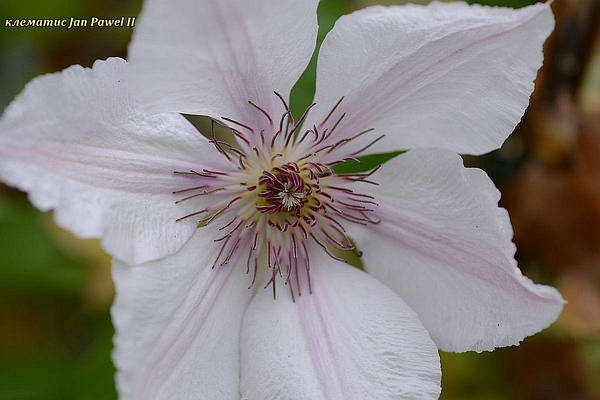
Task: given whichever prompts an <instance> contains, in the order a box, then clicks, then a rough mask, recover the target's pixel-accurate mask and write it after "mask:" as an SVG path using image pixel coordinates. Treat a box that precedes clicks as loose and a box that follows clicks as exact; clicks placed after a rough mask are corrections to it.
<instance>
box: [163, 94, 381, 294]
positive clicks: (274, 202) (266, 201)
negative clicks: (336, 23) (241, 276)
mask: <svg viewBox="0 0 600 400" xmlns="http://www.w3.org/2000/svg"><path fill="white" fill-rule="evenodd" d="M274 94H275V96H277V97H278V98H279V100H280V101H281V103H282V105H283V112H282V114H281V116H279V115H276V116H275V118H273V116H272V115H270V114H269V112H268V111H267V110H266V109H265V108H262V107H260V106H259V105H257V104H256V103H255V102H253V101H252V100H248V104H249V105H250V106H251V107H253V108H254V109H256V110H258V112H260V113H261V114H262V115H263V116H264V117H265V118H266V119H267V121H268V122H269V124H268V127H270V129H271V131H269V128H268V127H267V125H266V124H262V126H253V125H252V124H247V123H245V122H244V121H236V120H234V119H231V118H227V117H222V118H221V120H222V121H224V122H220V121H218V120H214V119H211V139H210V140H209V143H210V144H211V145H213V146H215V148H216V150H217V151H218V153H219V154H221V155H222V156H223V157H224V158H225V159H226V160H227V161H228V162H229V163H230V164H229V166H230V168H228V169H224V170H213V169H208V168H202V169H201V170H200V169H198V170H194V169H191V170H189V171H175V172H174V174H175V175H178V176H181V177H185V180H193V181H194V182H192V183H189V182H188V184H186V185H185V186H184V187H183V188H181V189H180V190H176V191H174V192H173V194H174V195H177V194H182V193H186V194H189V195H187V196H186V197H184V198H182V199H179V200H176V202H175V203H176V204H180V203H182V202H189V204H194V203H193V199H196V198H200V197H202V204H203V206H205V207H203V209H202V210H199V211H196V212H192V213H189V214H187V215H185V216H183V217H181V218H178V219H177V220H176V221H178V222H179V221H183V220H186V219H188V218H190V217H193V216H196V215H202V217H200V218H201V219H200V221H198V222H199V227H200V229H201V228H202V227H203V226H204V225H207V224H211V223H214V221H215V220H216V219H217V218H220V217H221V216H224V215H225V214H228V217H227V219H226V223H224V224H223V225H222V226H220V227H219V228H218V231H219V232H223V233H221V234H219V235H217V236H220V237H217V238H211V239H213V241H214V243H215V244H217V243H218V245H217V246H216V247H218V248H215V253H216V258H215V259H214V260H213V261H214V262H213V266H212V268H215V267H216V266H220V267H223V266H225V265H227V264H229V263H230V262H231V261H232V260H234V254H236V252H237V251H238V250H239V251H246V249H247V251H248V254H247V259H246V274H250V273H252V274H253V276H252V283H251V284H250V287H252V286H254V285H255V284H256V281H257V279H259V278H257V276H258V275H259V268H264V269H265V270H267V271H269V274H270V276H269V275H267V278H266V285H265V287H268V286H269V285H272V286H273V288H272V290H273V297H274V298H275V297H276V295H277V289H276V286H277V280H278V278H279V279H281V281H283V283H284V285H288V286H289V290H290V296H291V298H292V301H295V300H296V295H297V296H301V295H302V291H303V290H304V291H305V293H306V286H305V287H304V288H303V287H302V286H303V285H308V293H312V283H311V274H310V269H311V264H310V255H311V252H312V251H323V252H324V253H325V254H327V255H328V256H330V257H331V258H333V259H335V260H338V261H344V258H343V257H340V256H339V254H338V253H337V252H336V251H341V252H346V251H351V252H354V253H357V254H358V253H359V251H358V250H357V249H356V246H354V244H353V243H352V241H351V240H350V239H349V238H348V234H347V232H346V229H345V225H346V223H353V224H360V225H367V224H376V223H380V222H381V220H380V219H379V218H378V217H377V215H376V211H377V209H376V207H377V202H376V201H374V200H375V198H374V197H373V196H371V195H369V194H365V193H359V192H356V191H355V190H354V188H355V187H356V186H357V185H356V184H358V183H366V184H373V185H377V184H378V183H377V182H376V181H375V180H372V178H371V177H372V176H373V174H375V172H376V171H377V170H378V169H379V167H377V168H374V169H373V170H371V171H369V172H361V173H348V174H336V173H334V170H333V168H332V167H333V166H335V165H338V164H341V163H343V162H346V161H354V162H357V163H358V162H360V161H359V160H358V159H357V158H356V157H355V156H356V155H358V154H359V153H361V152H362V151H364V150H366V149H368V148H369V147H370V146H372V145H373V144H375V143H376V142H377V141H379V140H380V139H381V138H382V137H383V136H380V137H378V138H376V139H375V140H373V141H372V142H370V143H369V144H368V145H367V146H365V147H363V148H362V149H361V150H359V151H355V152H353V153H351V154H348V153H346V154H343V153H341V150H340V149H341V148H343V147H344V146H345V145H346V144H347V143H349V142H351V141H353V140H355V139H357V138H359V137H362V136H363V135H365V134H367V133H369V132H371V131H372V130H373V129H367V130H363V131H361V132H359V133H357V134H354V135H353V136H351V137H345V138H341V139H339V140H337V141H335V142H334V140H330V139H331V138H333V137H334V136H333V135H334V134H337V133H339V129H341V128H340V126H342V121H344V120H346V119H347V118H348V115H347V114H346V113H345V112H342V111H341V110H340V104H341V103H342V101H343V100H344V97H342V98H340V99H339V100H338V101H337V103H336V104H335V105H334V106H333V107H332V109H331V110H330V111H329V113H328V114H327V116H326V117H325V118H324V119H323V121H322V122H320V123H319V124H312V126H311V128H310V129H305V130H304V131H303V132H301V131H300V130H301V129H302V128H301V127H302V125H303V124H304V123H305V122H306V120H307V119H308V115H309V112H310V111H311V109H312V108H313V107H314V106H315V104H314V103H313V104H311V105H310V106H309V107H307V108H306V109H305V110H304V112H303V114H302V115H301V117H300V118H299V119H298V121H297V122H296V121H294V118H293V116H292V112H291V110H290V108H289V105H288V103H287V102H286V100H285V99H284V98H283V96H281V95H280V94H279V93H277V92H274ZM338 112H339V114H338ZM278 117H279V121H278V122H279V123H278V124H277V118H278ZM332 118H336V119H335V122H334V123H330V122H332ZM225 124H228V125H229V126H228V125H225ZM325 124H328V125H329V126H328V127H327V128H325ZM215 126H220V127H223V128H225V129H227V130H229V131H231V132H232V133H233V135H234V136H235V137H236V138H238V139H240V141H239V142H237V143H238V144H239V146H237V145H236V146H235V147H234V145H232V144H229V143H227V142H225V141H222V140H217V138H216V134H215ZM263 128H264V129H263ZM265 129H266V130H265ZM251 134H256V137H255V138H250V136H248V135H251ZM268 138H270V143H269V141H267V139H268ZM334 151H335V152H336V153H335V154H341V155H342V157H339V158H338V157H334V156H332V154H334ZM324 157H327V159H325V158H324ZM332 158H336V159H333V160H332ZM180 179H181V178H180ZM240 249H241V250H240ZM264 252H266V253H264ZM261 254H262V255H261ZM261 257H265V258H266V261H261V260H263V258H261ZM302 270H304V271H305V272H306V275H305V276H304V275H303V271H302ZM260 275H261V276H262V272H261V273H260ZM294 281H295V282H294Z"/></svg>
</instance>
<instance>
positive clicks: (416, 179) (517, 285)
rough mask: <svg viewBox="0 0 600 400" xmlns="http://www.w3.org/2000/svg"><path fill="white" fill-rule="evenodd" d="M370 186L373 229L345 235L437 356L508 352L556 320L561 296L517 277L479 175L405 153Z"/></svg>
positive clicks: (503, 217)
mask: <svg viewBox="0 0 600 400" xmlns="http://www.w3.org/2000/svg"><path fill="white" fill-rule="evenodd" d="M373 179H374V180H376V181H378V182H379V183H380V186H377V187H376V188H375V189H373V190H372V192H371V193H372V194H373V195H374V196H375V197H376V201H377V202H378V203H379V215H378V216H379V217H380V218H381V220H382V221H381V223H379V224H377V225H371V226H368V227H365V228H362V227H360V228H359V227H357V226H348V227H347V228H348V229H349V231H350V234H351V236H352V237H353V238H354V239H355V240H356V242H357V244H358V246H359V248H360V249H361V250H362V251H363V252H364V254H363V262H364V264H365V268H366V269H367V270H368V271H369V272H370V273H371V274H373V275H374V276H376V277H377V278H378V279H379V280H381V281H382V282H384V283H385V284H387V285H388V286H390V287H391V288H393V289H394V290H395V291H396V292H397V293H398V294H399V295H400V297H402V298H403V299H404V301H406V303H407V304H408V305H409V306H410V307H411V308H412V309H413V310H415V311H416V312H417V314H419V318H420V319H421V321H422V322H423V325H424V326H425V328H427V330H428V331H429V332H430V334H431V337H432V338H433V340H434V341H435V342H436V343H437V345H438V346H439V348H440V349H442V350H446V351H466V350H476V351H482V350H492V349H494V348H495V347H502V346H509V345H515V344H518V343H519V342H520V341H521V340H522V339H523V338H524V337H526V336H529V335H532V334H534V333H536V332H538V331H540V330H542V329H544V328H546V327H547V326H548V325H550V324H551V323H552V322H553V321H554V320H556V318H557V317H558V315H559V314H560V312H561V310H562V305H563V300H562V297H561V295H560V294H559V293H558V292H557V291H556V290H555V289H554V288H551V287H548V286H543V285H536V284H534V283H533V282H532V281H531V280H529V279H528V278H526V277H524V276H523V275H522V274H521V271H520V270H519V269H518V267H517V265H516V261H515V259H514V257H513V256H514V252H515V246H514V245H513V243H512V242H511V238H512V228H511V225H510V220H509V218H508V213H507V212H506V210H504V209H502V208H499V207H498V206H497V203H498V200H499V198H500V193H499V192H498V190H497V189H496V188H495V187H494V185H493V184H492V182H491V181H490V179H489V178H488V177H487V175H486V174H485V172H483V171H481V170H479V169H475V168H464V167H463V165H462V160H461V158H460V156H458V155H456V154H453V153H451V152H450V151H447V150H433V149H431V150H411V151H409V152H408V153H405V154H402V155H400V156H398V157H397V158H395V159H392V160H391V161H389V162H388V163H386V164H384V165H383V168H382V169H381V171H380V172H379V173H377V174H376V176H374V177H373Z"/></svg>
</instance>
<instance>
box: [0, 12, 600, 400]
mask: <svg viewBox="0 0 600 400" xmlns="http://www.w3.org/2000/svg"><path fill="white" fill-rule="evenodd" d="M480 2H481V3H485V4H488V5H504V6H511V7H521V6H524V5H527V4H530V1H529V0H483V1H480ZM375 3H380V4H381V3H385V4H400V2H399V1H389V0H388V1H371V0H322V1H321V5H320V7H319V22H320V30H319V43H320V42H321V41H322V39H323V38H324V36H325V34H326V33H327V32H328V31H329V30H330V29H331V27H332V26H333V24H334V22H335V20H336V19H337V18H338V17H339V16H340V15H343V14H346V13H348V12H351V11H352V10H355V9H358V8H362V7H364V6H368V5H372V4H375ZM599 4H600V3H599V2H598V1H597V0H557V1H555V2H554V4H553V9H554V11H555V14H556V16H557V29H556V31H555V33H554V34H553V36H552V38H551V40H550V41H549V42H548V43H547V48H546V61H545V66H544V68H543V70H542V72H541V74H540V76H539V78H538V81H537V89H536V92H535V94H534V96H533V99H532V104H531V106H530V108H529V110H528V112H527V114H526V116H525V117H524V119H523V122H522V123H521V124H520V126H519V127H518V128H517V130H516V132H515V133H514V134H513V135H512V136H511V138H510V139H509V140H508V141H507V143H506V144H505V145H504V146H503V148H502V149H501V150H499V151H495V152H492V153H490V154H488V155H485V156H483V157H479V158H470V159H467V160H466V162H467V163H468V164H471V165H475V166H479V167H482V168H484V169H485V170H486V171H487V172H488V173H489V174H490V176H492V178H493V179H494V181H495V182H496V184H497V185H498V186H499V187H500V189H501V191H502V192H503V206H505V207H507V208H508V210H509V212H510V214H511V218H512V222H513V225H514V227H515V241H516V243H517V246H518V249H519V251H518V254H517V256H518V258H519V262H520V266H521V268H522V269H523V270H524V272H525V273H526V274H527V275H528V276H530V277H532V278H534V279H535V280H536V281H538V282H542V283H548V284H553V285H556V286H558V288H559V289H560V290H561V292H562V293H563V295H564V296H565V298H566V299H567V300H568V302H569V304H568V305H567V306H566V308H565V311H564V313H563V315H562V316H561V318H560V319H559V321H558V322H557V323H556V324H554V325H553V326H552V327H551V328H550V329H548V330H547V331H545V332H544V333H542V334H540V335H537V336H535V337H533V338H529V339H526V340H525V341H524V343H523V344H522V345H521V346H519V347H512V348H507V349H500V350H497V351H495V352H493V353H484V354H475V353H467V354H442V366H443V373H444V376H443V393H442V399H454V400H462V399H482V400H505V399H506V400H508V399H518V400H537V399H540V400H546V399H569V400H588V399H590V400H591V399H600V36H599V30H598V27H599V26H600V13H599V9H600V5H599ZM140 8H141V0H127V1H125V0H123V1H118V0H106V1H100V0H95V1H89V0H27V1H3V2H1V3H0V16H2V17H4V18H19V17H26V18H35V17H39V18H41V17H44V18H52V17H54V18H64V17H68V16H76V17H77V16H81V17H85V16H92V15H98V16H106V17H109V16H121V15H137V14H138V13H139V10H140ZM0 29H2V31H1V33H0V88H1V89H0V108H4V106H6V104H8V102H9V101H10V100H11V99H12V98H13V97H14V96H15V95H16V94H17V93H18V92H19V91H20V90H21V89H22V88H23V86H24V84H25V83H26V82H27V81H29V80H30V79H31V78H33V77H34V76H36V75H39V74H41V73H46V72H53V71H57V70H60V69H63V68H65V67H67V66H69V65H71V64H82V65H84V66H91V64H92V62H93V60H95V59H98V58H107V57H109V56H121V57H125V55H126V46H127V42H128V40H129V37H130V35H131V30H130V29H125V28H123V29H100V28H98V29H93V28H87V29H74V30H67V29H49V28H48V29H42V28H37V29H32V28H20V29H16V28H12V29H11V28H5V27H2V28H0ZM315 63H316V59H315V58H314V57H313V60H312V62H311V64H310V65H309V67H308V68H307V70H306V72H305V74H304V75H303V76H302V78H301V80H300V82H299V83H298V84H297V86H296V87H295V88H294V90H293V93H292V105H293V108H294V111H295V112H296V113H300V112H301V111H302V110H303V109H304V108H305V107H306V106H307V105H308V104H310V102H311V100H312V95H313V93H314V79H315V66H316V65H315ZM195 122H197V121H195ZM198 124H199V125H200V127H202V121H199V122H198ZM388 157H389V156H388ZM384 160H385V156H382V157H381V158H378V157H371V158H370V160H369V161H370V162H372V163H373V165H376V164H377V163H380V162H383V161H384ZM345 168H353V166H346V167H345ZM0 289H1V290H0V326H1V329H0V354H2V357H0V399H2V400H4V399H6V400H8V399H11V400H12V399H48V400H50V399H61V400H70V399H73V400H75V399H77V400H85V399H96V400H98V399H99V400H103V399H115V398H116V392H115V389H114V381H113V373H114V368H113V366H112V363H111V360H110V351H111V348H112V342H111V337H112V333H113V329H112V326H111V322H110V315H109V306H110V303H111V300H112V296H113V288H112V283H111V280H110V259H109V257H108V256H107V255H105V254H104V253H103V252H102V250H101V249H100V247H99V244H98V242H97V241H95V240H85V241H84V240H79V239H77V238H74V237H73V236H72V235H70V234H69V233H67V232H65V231H63V230H61V229H60V228H57V227H56V226H55V225H54V224H53V222H52V219H51V215H49V214H42V213H40V212H38V211H36V210H35V209H33V208H32V207H31V205H30V204H29V203H28V202H27V199H26V196H25V195H24V194H23V193H20V192H18V191H16V190H14V189H11V188H8V187H5V186H1V185H0Z"/></svg>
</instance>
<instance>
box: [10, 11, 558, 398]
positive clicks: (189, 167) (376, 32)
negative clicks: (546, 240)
mask: <svg viewBox="0 0 600 400" xmlns="http://www.w3.org/2000/svg"><path fill="white" fill-rule="evenodd" d="M317 3H318V1H317V0H302V1H299V0H260V1H259V0H256V1H249V0H219V1H217V0H202V1H197V0H196V1H192V0H178V1H160V0H149V1H147V2H146V4H145V6H144V10H143V12H142V15H141V17H140V18H139V24H138V27H137V28H136V31H135V33H134V38H133V41H132V43H131V45H130V48H129V50H130V54H129V58H130V63H129V64H126V63H125V61H123V60H120V59H109V60H107V61H97V62H96V63H94V66H93V68H92V69H86V68H82V67H79V66H73V67H70V68H68V69H66V70H64V71H63V72H60V73H56V74H51V75H46V76H43V77H40V78H36V79H34V80H33V81H32V82H31V83H30V84H28V85H27V87H26V88H25V90H24V91H23V93H21V94H20V95H19V96H18V97H17V98H16V99H15V100H14V101H13V103H12V104H11V105H10V106H9V107H8V108H7V110H6V111H5V113H4V115H3V117H2V120H1V122H0V156H1V158H0V177H1V178H2V179H3V180H4V181H5V182H7V183H9V184H11V185H13V186H16V187H18V188H20V189H22V190H25V191H27V192H29V196H30V200H31V202H32V203H33V204H34V205H36V206H37V207H38V208H40V209H41V210H51V209H53V210H55V218H56V222H57V223H58V224H60V225H61V226H63V227H65V228H68V229H70V230H72V231H73V232H75V233H76V234H78V235H79V236H81V237H100V238H101V239H102V242H103V245H104V247H105V248H106V250H107V251H109V252H110V253H111V254H112V255H113V256H114V257H115V262H114V269H113V272H114V280H115V284H116V289H117V297H116V299H115V304H114V306H113V310H112V311H113V313H112V315H113V322H114V324H115V327H116V331H117V333H116V336H115V352H114V361H115V363H116V366H117V369H118V373H117V385H118V389H119V393H120V396H121V398H122V399H209V400H215V399H218V400H219V399H225V400H228V399H240V398H242V399H252V400H254V399H256V400H264V399H327V400H332V399H359V400H362V399H399V398H402V399H434V398H437V397H438V395H439V392H440V367H439V359H438V354H437V349H438V348H439V349H442V350H446V351H458V352H461V351H467V350H476V351H481V350H492V349H493V348H495V347H499V346H508V345H514V344H517V343H519V341H520V340H522V339H523V338H524V337H525V336H528V335H531V334H533V333H535V332H538V331H539V330H541V329H543V328H545V327H547V326H548V325H549V324H550V323H552V322H553V321H554V320H555V319H556V318H557V316H558V314H559V313H560V311H561V308H562V303H563V301H562V298H561V296H560V294H559V293H558V292H557V291H556V290H554V289H552V288H550V287H546V286H540V285H535V284H534V283H533V282H531V281H530V280H529V279H527V278H525V277H524V276H522V275H521V273H520V271H519V269H518V268H517V266H516V262H515V260H514V252H515V246H514V245H513V244H512V242H511V237H512V229H511V225H510V221H509V219H508V215H507V213H506V211H505V210H504V209H501V208H498V206H497V202H498V199H499V193H498V191H497V190H496V189H495V187H494V185H493V184H492V182H491V181H490V180H489V178H488V177H487V175H486V174H485V173H484V172H482V171H480V170H478V169H472V168H464V167H463V165H462V161H461V158H460V157H459V156H458V155H457V154H456V153H469V154H481V153H484V152H487V151H490V150H493V149H495V148H498V147H499V146H500V145H501V143H502V142H503V141H504V139H506V137H507V136H508V135H509V134H510V132H511V131H512V130H513V128H514V127H515V125H516V124H517V123H518V121H519V119H520V118H521V116H522V114H523V112H524V110H525V108H526V106H527V104H528V99H529V95H530V94H531V91H532V90H533V80H534V78H535V76H536V71H537V70H538V68H539V67H540V65H541V62H542V51H541V48H542V44H543V42H544V40H545V39H546V37H547V36H548V34H549V33H550V32H551V30H552V27H553V17H552V13H551V11H550V8H549V6H548V5H547V4H537V5H534V6H530V7H527V8H523V9H520V10H512V9H504V8H488V7H481V6H467V5H466V4H462V3H433V4H430V5H429V6H417V5H406V6H402V7H387V8H386V7H372V8H367V9H365V10H362V11H358V12H355V13H353V14H351V15H348V16H345V17H343V18H341V19H340V20H339V21H338V22H337V24H336V25H335V27H334V28H333V30H332V31H331V32H330V33H329V34H328V36H327V38H326V40H325V42H324V43H323V46H322V48H321V51H320V54H319V59H318V71H317V90H316V98H315V103H316V105H315V106H314V108H312V109H311V110H307V113H305V115H304V116H303V118H302V120H301V121H293V120H292V118H291V114H290V113H289V112H288V109H287V98H288V95H289V92H290V89H291V87H292V85H293V84H294V82H295V81H296V80H297V78H298V77H299V75H300V74H301V72H302V71H303V69H304V68H305V66H306V65H307V63H308V60H309V58H310V56H311V53H312V52H313V48H314V45H315V40H316V33H317V21H316V7H317ZM177 113H190V114H201V115H209V116H211V117H212V118H214V119H215V120H217V121H219V122H217V123H219V124H223V125H227V126H229V128H230V129H231V130H232V131H233V132H234V134H235V135H236V137H237V145H235V144H233V145H232V144H227V143H222V142H218V141H216V140H212V141H210V142H209V141H207V140H206V139H204V138H203V137H202V136H201V135H200V134H199V133H198V132H197V131H196V130H195V129H194V128H193V127H192V126H191V125H190V124H189V123H187V122H186V120H185V119H184V118H183V117H182V116H181V115H180V114H177ZM383 135H385V137H382V136H383ZM397 149H411V150H410V151H408V152H406V153H404V154H402V155H400V156H398V157H396V158H394V159H392V160H391V161H389V162H387V163H386V164H384V165H383V167H382V168H381V169H380V170H377V171H375V173H373V174H372V175H371V174H355V175H346V176H344V175H337V174H332V170H331V167H332V166H333V165H335V164H336V163H338V162H340V161H342V160H347V159H350V158H353V157H355V156H356V155H357V154H360V153H362V152H363V151H364V150H367V151H368V152H378V151H379V152H380V151H390V150H397ZM369 175H370V176H369ZM371 180H374V181H376V182H377V183H378V184H379V185H371V184H369V181H371ZM175 200H177V202H175ZM199 221H200V222H201V224H200V225H198V222H199ZM350 238H351V239H352V240H353V241H354V242H355V243H357V245H358V248H359V249H360V250H361V251H362V252H363V253H364V254H363V262H364V265H365V267H366V269H367V271H368V272H369V273H370V274H371V276H370V275H368V274H366V273H364V272H361V271H359V270H357V269H354V268H352V267H349V266H347V265H345V264H343V263H341V262H339V261H336V260H335V259H334V258H337V257H336V256H335V255H334V254H333V253H332V252H331V249H333V248H338V250H346V251H356V250H355V249H354V248H353V246H352V244H351V242H350V240H349V239H350ZM261 254H262V255H261ZM265 264H266V265H268V268H267V267H266V266H265ZM246 270H247V271H248V274H246V273H245V272H246ZM375 278H377V279H375ZM253 280H256V282H254V285H253V283H252V281H253ZM264 285H267V286H269V287H270V289H269V290H265V289H263V286H264ZM249 286H250V287H253V289H254V290H249V289H248V287H249ZM271 288H272V290H273V293H274V291H275V290H277V293H276V295H277V298H276V300H274V299H273V293H272V292H271Z"/></svg>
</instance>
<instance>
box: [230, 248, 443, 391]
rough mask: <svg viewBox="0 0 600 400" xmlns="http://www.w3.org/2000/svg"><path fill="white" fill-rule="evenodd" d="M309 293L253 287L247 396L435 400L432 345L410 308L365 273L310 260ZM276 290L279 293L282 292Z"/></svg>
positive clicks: (245, 354) (246, 347)
mask: <svg viewBox="0 0 600 400" xmlns="http://www.w3.org/2000/svg"><path fill="white" fill-rule="evenodd" d="M311 265H313V267H312V268H311V276H312V278H313V279H312V283H313V293H312V295H309V294H308V293H302V296H300V297H298V296H297V297H296V302H295V303H293V302H292V301H291V299H290V295H289V291H287V290H285V289H287V288H286V287H283V288H281V289H280V290H279V291H278V293H279V294H278V297H277V299H276V300H273V296H272V294H271V292H270V291H268V290H260V291H259V292H258V294H257V295H256V297H255V298H254V299H253V301H252V303H251V304H250V306H249V307H248V310H247V312H246V315H245V317H244V321H243V325H242V337H241V352H242V358H241V361H242V371H241V386H240V387H241V393H242V398H243V399H247V400H275V399H276V400H299V399H303V400H309V399H310V400H317V399H326V400H342V399H343V400H353V399H354V400H363V399H378V400H385V399H437V398H438V396H439V394H440V379H441V371H440V364H439V358H438V354H437V350H436V348H435V345H434V343H433V342H432V341H431V339H430V338H429V335H428V334H427V331H426V330H425V329H424V328H423V326H422V325H421V323H420V322H419V319H418V318H417V316H416V315H415V313H414V312H413V311H412V310H411V309H410V308H409V307H408V306H407V305H406V304H405V303H404V302H403V301H402V300H401V299H400V298H399V297H398V296H397V295H395V294H394V293H393V292H392V291H391V290H389V289H388V288H386V287H385V286H384V285H382V284H381V283H379V282H377V281H376V280H375V279H374V278H371V277H370V276H368V275H367V274H365V273H363V272H361V271H359V270H357V269H354V268H353V267H350V266H348V265H345V264H341V263H339V262H336V261H333V260H331V259H329V258H326V256H316V257H313V258H311ZM282 289H283V290H282Z"/></svg>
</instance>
